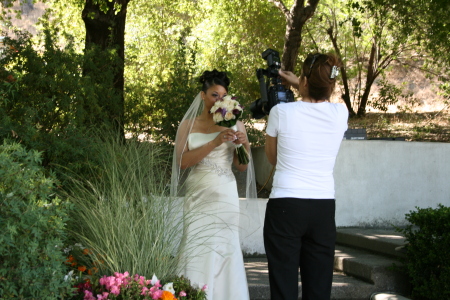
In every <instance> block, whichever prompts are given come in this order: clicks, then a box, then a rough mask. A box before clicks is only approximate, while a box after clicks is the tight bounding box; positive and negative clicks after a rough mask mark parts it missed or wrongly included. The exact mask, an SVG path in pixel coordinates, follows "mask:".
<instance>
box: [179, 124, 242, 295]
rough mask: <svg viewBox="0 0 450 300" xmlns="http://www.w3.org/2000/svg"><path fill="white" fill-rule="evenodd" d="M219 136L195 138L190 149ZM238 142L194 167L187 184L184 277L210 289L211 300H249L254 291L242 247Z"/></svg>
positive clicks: (191, 137)
mask: <svg viewBox="0 0 450 300" xmlns="http://www.w3.org/2000/svg"><path fill="white" fill-rule="evenodd" d="M218 134H219V133H218V132H215V133H209V134H204V133H191V134H189V137H188V147H189V149H190V150H193V149H195V148H198V147H200V146H202V145H204V144H206V143H207V142H209V141H211V140H213V139H214V138H215V137H216V136H217V135H218ZM234 151H235V146H234V144H233V143H232V142H227V143H223V144H222V145H220V146H219V147H216V148H215V149H214V150H213V151H211V152H210V153H209V154H208V155H207V156H206V157H205V158H204V159H203V160H202V161H200V162H199V163H198V164H197V165H195V166H194V167H192V170H191V171H190V173H189V176H188V178H187V180H186V188H187V193H186V196H185V204H184V209H185V211H187V212H188V217H187V224H189V225H188V226H187V229H186V232H185V249H186V250H185V255H186V257H187V262H186V265H185V267H184V272H183V273H184V275H185V276H186V277H187V278H189V279H190V280H191V283H193V284H198V285H199V286H200V287H202V286H203V285H204V284H206V285H208V290H207V297H208V300H232V299H240V300H248V299H249V292H248V285H247V278H246V273H245V268H244V262H243V257H242V252H241V247H240V242H239V196H238V192H237V186H236V179H235V177H234V174H233V172H232V171H231V165H232V162H233V152H234Z"/></svg>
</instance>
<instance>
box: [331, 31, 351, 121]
mask: <svg viewBox="0 0 450 300" xmlns="http://www.w3.org/2000/svg"><path fill="white" fill-rule="evenodd" d="M327 33H328V36H329V37H330V39H331V42H332V43H333V47H334V51H336V54H337V56H338V57H339V59H340V60H341V61H342V55H341V49H339V46H338V43H337V37H336V36H335V35H333V27H330V28H329V29H328V30H327ZM340 69H341V78H342V84H343V85H344V93H343V94H342V95H341V98H342V100H344V103H345V105H346V106H347V109H348V111H349V113H350V117H353V116H355V115H356V113H355V111H354V110H353V107H352V102H351V101H350V88H349V86H348V77H347V70H346V69H345V67H344V65H342V66H341V68H340Z"/></svg>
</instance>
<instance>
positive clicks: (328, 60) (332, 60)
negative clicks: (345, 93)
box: [302, 53, 341, 100]
mask: <svg viewBox="0 0 450 300" xmlns="http://www.w3.org/2000/svg"><path fill="white" fill-rule="evenodd" d="M333 66H336V67H338V68H339V67H340V66H341V63H340V61H339V59H338V57H337V56H336V55H334V54H321V53H315V54H310V55H308V57H306V59H305V61H304V62H303V68H302V70H303V71H302V76H305V77H306V78H308V92H309V96H310V97H311V98H313V99H315V100H329V99H330V96H331V94H332V93H333V91H334V87H335V85H336V77H334V78H331V77H330V76H331V69H332V68H333Z"/></svg>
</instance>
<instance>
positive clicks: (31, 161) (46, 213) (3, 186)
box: [0, 142, 69, 299]
mask: <svg viewBox="0 0 450 300" xmlns="http://www.w3.org/2000/svg"><path fill="white" fill-rule="evenodd" d="M40 163H41V156H40V153H38V152H37V151H26V150H25V149H24V148H23V147H22V146H21V145H19V144H17V143H7V142H4V143H3V145H0V216H1V218H0V232H1V233H2V234H1V236H0V295H2V297H3V298H2V299H55V298H56V297H58V296H60V295H61V293H62V289H64V288H68V284H67V283H65V282H64V275H65V273H66V271H67V269H66V267H65V265H64V260H65V257H64V255H63V252H62V246H63V242H64V240H65V238H66V234H65V223H66V222H67V212H68V209H69V204H68V203H67V202H64V201H61V200H60V199H58V198H57V197H55V196H54V192H53V189H54V185H55V179H54V177H52V176H49V177H46V176H45V175H44V172H43V168H42V167H41V166H40Z"/></svg>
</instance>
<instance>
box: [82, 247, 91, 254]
mask: <svg viewBox="0 0 450 300" xmlns="http://www.w3.org/2000/svg"><path fill="white" fill-rule="evenodd" d="M89 253H91V251H89V249H87V248H86V249H84V250H83V254H84V255H88V254H89Z"/></svg>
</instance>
